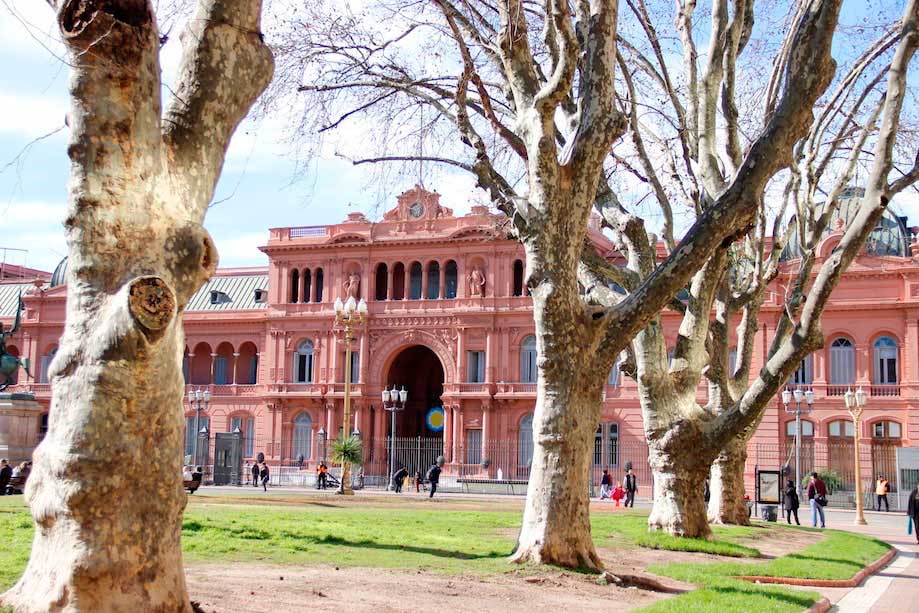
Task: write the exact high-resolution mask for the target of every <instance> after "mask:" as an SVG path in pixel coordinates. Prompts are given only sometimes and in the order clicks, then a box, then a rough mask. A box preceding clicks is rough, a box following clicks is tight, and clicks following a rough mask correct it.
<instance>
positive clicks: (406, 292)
mask: <svg viewBox="0 0 919 613" xmlns="http://www.w3.org/2000/svg"><path fill="white" fill-rule="evenodd" d="M404 272H405V274H403V275H402V277H403V278H402V285H403V286H405V287H404V289H403V290H402V299H403V300H408V299H409V298H411V287H412V265H411V264H409V265H408V267H407V268H405V270H404ZM422 274H423V273H422Z"/></svg>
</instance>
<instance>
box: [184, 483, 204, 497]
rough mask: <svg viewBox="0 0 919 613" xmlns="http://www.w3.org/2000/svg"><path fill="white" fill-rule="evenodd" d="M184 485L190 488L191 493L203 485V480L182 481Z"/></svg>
mask: <svg viewBox="0 0 919 613" xmlns="http://www.w3.org/2000/svg"><path fill="white" fill-rule="evenodd" d="M182 486H183V487H184V488H185V489H187V490H188V493H189V494H194V493H195V490H197V489H198V488H199V487H201V481H196V480H191V481H182Z"/></svg>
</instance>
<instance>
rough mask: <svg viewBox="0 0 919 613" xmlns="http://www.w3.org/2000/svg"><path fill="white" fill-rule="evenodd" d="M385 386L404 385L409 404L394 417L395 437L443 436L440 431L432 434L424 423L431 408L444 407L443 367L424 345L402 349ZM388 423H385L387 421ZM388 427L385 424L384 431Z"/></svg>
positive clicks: (388, 374)
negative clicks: (442, 397)
mask: <svg viewBox="0 0 919 613" xmlns="http://www.w3.org/2000/svg"><path fill="white" fill-rule="evenodd" d="M386 385H387V387H390V388H391V387H392V386H393V385H395V386H397V387H398V388H399V389H401V388H402V386H403V385H404V386H405V389H406V390H407V391H408V403H407V405H406V407H405V410H404V411H399V413H398V415H397V416H396V436H397V437H404V436H422V437H443V431H440V432H433V431H431V430H430V429H429V428H428V427H427V424H426V422H425V417H426V416H427V413H428V410H429V409H431V407H440V406H443V403H442V401H441V399H440V397H441V395H442V394H443V393H444V368H443V365H442V364H441V363H440V359H439V358H438V357H437V354H435V353H434V352H433V351H431V350H430V349H428V348H427V347H425V346H424V345H412V346H411V347H407V348H406V349H403V350H402V351H401V352H400V353H399V355H397V356H396V359H395V360H393V362H392V364H391V365H390V367H389V371H388V372H387V373H386ZM387 421H388V420H387ZM389 430H390V426H389V424H388V423H387V427H386V432H387V433H388V432H389Z"/></svg>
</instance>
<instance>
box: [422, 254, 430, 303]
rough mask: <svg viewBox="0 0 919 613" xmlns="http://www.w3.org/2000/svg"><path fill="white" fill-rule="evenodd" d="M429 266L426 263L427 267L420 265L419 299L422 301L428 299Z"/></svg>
mask: <svg viewBox="0 0 919 613" xmlns="http://www.w3.org/2000/svg"><path fill="white" fill-rule="evenodd" d="M429 265H430V262H428V265H424V264H422V265H421V299H422V300H427V299H428V266H429Z"/></svg>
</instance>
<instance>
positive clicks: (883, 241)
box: [781, 187, 909, 260]
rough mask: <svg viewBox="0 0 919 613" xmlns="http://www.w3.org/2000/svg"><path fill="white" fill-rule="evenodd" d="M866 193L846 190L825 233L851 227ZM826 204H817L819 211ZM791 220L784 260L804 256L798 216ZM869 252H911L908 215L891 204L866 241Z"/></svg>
mask: <svg viewBox="0 0 919 613" xmlns="http://www.w3.org/2000/svg"><path fill="white" fill-rule="evenodd" d="M864 195H865V190H864V189H863V188H861V187H848V188H846V189H845V190H844V191H843V192H842V194H841V195H840V197H839V207H838V208H837V209H836V211H834V212H833V217H832V219H831V220H830V223H829V224H827V227H826V230H825V231H824V236H827V235H829V234H832V233H833V232H838V231H839V229H840V228H847V227H848V226H849V223H850V222H851V221H852V220H853V219H855V216H856V214H858V208H859V204H860V203H861V199H862V197H864ZM822 207H823V205H822V204H819V205H817V208H818V212H819V210H820V209H821V208H822ZM789 223H790V224H792V230H791V234H790V236H789V237H788V244H787V245H786V246H785V250H784V251H783V252H782V258H781V259H782V260H791V259H794V258H798V257H801V247H800V243H799V242H798V228H797V224H796V223H795V218H794V217H792V218H791V221H790V222H789ZM865 251H866V252H867V253H869V254H871V255H879V256H889V257H906V256H907V254H908V253H909V231H908V230H907V228H906V218H905V217H900V216H898V215H897V214H896V213H895V212H894V211H893V210H892V209H891V208H890V207H888V208H887V209H886V210H885V211H884V213H883V214H882V215H881V218H880V219H879V220H878V223H877V225H876V226H875V228H874V231H873V232H872V233H871V235H870V236H868V240H867V241H865Z"/></svg>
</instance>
